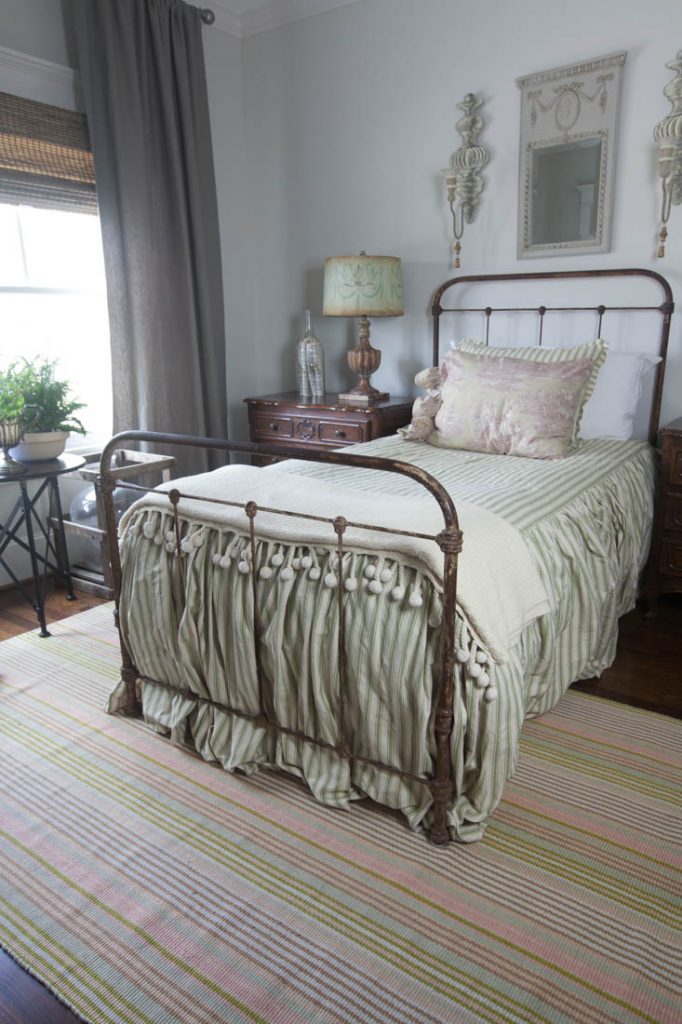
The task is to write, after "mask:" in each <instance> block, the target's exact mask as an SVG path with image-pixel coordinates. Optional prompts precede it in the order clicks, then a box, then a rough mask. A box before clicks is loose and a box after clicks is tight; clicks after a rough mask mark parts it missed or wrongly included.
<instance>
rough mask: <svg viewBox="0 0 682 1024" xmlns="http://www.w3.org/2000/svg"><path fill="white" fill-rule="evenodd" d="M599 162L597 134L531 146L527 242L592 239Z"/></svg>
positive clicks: (548, 242) (542, 242) (548, 243)
mask: <svg viewBox="0 0 682 1024" xmlns="http://www.w3.org/2000/svg"><path fill="white" fill-rule="evenodd" d="M601 164H602V140H601V139H600V138H599V137H594V138H587V139H582V140H580V141H579V142H568V143H561V144H559V145H558V146H556V145H555V146H551V145H550V146H537V147H535V148H534V149H533V164H532V179H533V191H532V197H531V211H530V241H531V245H551V244H556V243H557V242H572V241H576V240H577V241H594V239H596V237H597V205H598V204H597V198H598V196H599V179H600V173H601Z"/></svg>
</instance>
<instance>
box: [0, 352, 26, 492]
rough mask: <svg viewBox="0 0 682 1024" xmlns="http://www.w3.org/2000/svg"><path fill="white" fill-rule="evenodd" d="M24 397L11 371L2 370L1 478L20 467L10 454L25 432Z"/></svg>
mask: <svg viewBox="0 0 682 1024" xmlns="http://www.w3.org/2000/svg"><path fill="white" fill-rule="evenodd" d="M23 411H24V396H23V393H22V391H21V388H20V387H19V384H18V382H17V380H16V377H15V376H14V375H13V373H12V372H11V370H6V371H4V372H3V371H2V370H0V448H1V449H2V452H0V476H7V475H10V474H11V475H13V474H15V473H16V472H17V470H18V468H19V467H18V466H17V464H16V463H15V462H14V459H12V458H11V456H10V454H9V450H10V448H12V447H13V446H14V445H16V444H17V442H18V441H19V440H20V438H21V435H22V432H23V423H22V418H21V417H22V413H23Z"/></svg>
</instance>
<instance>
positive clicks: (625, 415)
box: [580, 351, 661, 441]
mask: <svg viewBox="0 0 682 1024" xmlns="http://www.w3.org/2000/svg"><path fill="white" fill-rule="evenodd" d="M660 361H661V357H660V356H654V355H648V354H646V353H643V352H613V351H609V353H608V355H607V357H606V362H605V363H604V365H603V366H602V368H601V370H600V371H599V376H598V377H597V383H596V386H595V389H594V391H593V393H592V396H591V397H590V400H589V401H588V402H587V404H586V406H585V409H584V411H583V417H582V422H581V424H580V436H581V437H582V438H583V439H584V440H586V441H588V440H590V439H591V438H596V437H613V438H616V439H617V440H619V441H629V440H630V438H631V437H632V434H633V430H634V421H635V415H636V413H637V406H638V405H639V399H640V397H641V394H642V380H643V379H644V377H646V375H647V373H649V372H650V371H651V370H652V369H653V367H654V366H656V364H657V363H660Z"/></svg>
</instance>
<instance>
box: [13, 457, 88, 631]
mask: <svg viewBox="0 0 682 1024" xmlns="http://www.w3.org/2000/svg"><path fill="white" fill-rule="evenodd" d="M83 465H85V459H84V458H82V456H80V455H70V454H69V453H68V452H67V453H66V454H64V455H62V456H61V457H60V458H59V459H50V460H49V461H48V462H25V463H24V466H25V468H26V472H25V473H22V474H21V476H6V477H2V476H0V486H2V485H5V484H14V485H15V486H17V485H18V487H19V490H20V494H19V497H18V498H17V500H16V502H15V503H14V507H13V508H12V511H11V512H10V514H9V516H8V518H7V522H5V523H0V566H2V568H3V569H4V570H5V572H7V573H8V575H9V576H10V577H11V579H12V580H13V582H14V583H15V584H16V586H17V588H18V589H19V591H20V592H21V594H22V595H23V596H24V597H25V598H26V600H27V601H28V603H29V604H30V605H31V606H32V607H33V608H34V609H35V612H36V615H37V616H38V624H39V626H40V635H41V636H50V633H49V632H48V630H47V626H46V624H45V587H46V583H47V574H48V572H53V573H54V574H55V575H56V576H58V577H59V578H60V579H62V580H63V581H64V583H65V584H66V592H67V597H68V600H69V601H74V600H75V599H76V595H75V594H74V592H73V586H72V583H71V570H70V567H69V560H68V556H67V555H66V541H65V538H64V516H63V514H62V502H61V498H60V495H59V477H60V476H61V475H62V474H63V473H73V471H74V470H76V469H80V468H81V466H83ZM36 480H40V481H42V482H41V483H40V484H39V486H38V488H37V489H36V491H35V493H34V494H30V493H29V489H28V487H27V484H28V483H30V482H32V481H36ZM45 492H47V494H48V501H49V508H48V513H47V516H45V518H44V519H43V518H41V516H40V513H39V509H38V504H39V502H40V499H41V498H42V496H43V494H45ZM50 521H53V522H54V523H55V533H56V540H57V543H58V544H60V545H61V548H62V551H63V553H64V554H63V556H62V554H61V553H59V554H58V552H57V549H56V547H55V543H54V540H53V538H52V536H51V533H50V525H49V524H50ZM24 526H25V528H26V539H24V537H22V536H20V535H19V534H20V531H21V529H22V527H24ZM41 536H42V538H43V540H44V542H45V546H44V548H43V550H42V553H41V551H39V550H38V544H37V543H36V541H37V540H38V541H39V539H40V537H41ZM10 544H15V545H17V546H18V547H20V548H23V550H24V551H27V552H28V554H29V556H30V559H31V574H32V576H33V594H31V593H30V590H29V589H28V587H27V586H26V584H25V583H24V582H22V580H20V579H19V578H18V576H16V574H15V573H14V572H13V571H12V569H11V568H10V567H9V565H8V564H7V561H6V560H5V558H4V557H3V556H4V554H5V551H6V550H7V548H8V547H9V546H10Z"/></svg>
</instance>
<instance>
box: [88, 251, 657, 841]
mask: <svg viewBox="0 0 682 1024" xmlns="http://www.w3.org/2000/svg"><path fill="white" fill-rule="evenodd" d="M618 277H620V278H626V277H641V278H649V279H651V280H653V281H654V282H656V283H657V284H658V285H659V286H660V288H661V289H662V290H663V293H664V301H663V302H662V303H661V304H660V305H659V306H647V305H638V306H622V305H618V306H606V305H598V306H579V305H574V306H544V305H540V306H507V307H500V306H498V307H492V306H484V307H474V308H468V307H454V308H445V307H443V306H442V305H441V300H442V298H443V295H444V294H445V292H447V291H448V289H450V288H452V287H453V286H455V285H460V284H474V283H476V284H478V283H486V282H490V283H495V282H503V281H509V282H517V281H535V280H538V281H540V280H551V279H555V280H556V279H595V278H618ZM673 309H674V304H673V296H672V291H671V288H670V285H669V284H668V282H667V281H666V280H665V278H664V277H662V276H661V275H660V274H657V273H656V272H655V271H651V270H639V269H625V270H606V269H605V270H592V271H589V270H578V271H548V272H539V273H525V274H524V273H522V274H486V275H475V276H471V275H469V276H463V277H454V278H451V279H450V280H448V281H446V282H445V283H444V284H443V285H441V286H440V287H439V288H438V290H437V291H436V293H435V295H434V298H433V304H432V313H433V365H437V364H438V358H439V330H440V317H441V315H442V314H443V313H448V312H453V313H457V312H480V313H483V314H485V317H486V320H485V324H486V330H485V338H486V341H488V337H489V329H490V317H491V315H492V313H494V312H500V313H518V312H535V313H537V314H538V316H539V338H538V343H539V344H542V332H543V326H544V317H545V314H546V313H548V312H563V313H570V312H585V311H588V312H589V311H592V312H594V313H595V314H596V315H597V317H598V321H597V335H599V334H600V333H601V327H602V321H603V318H604V315H605V314H606V313H607V312H609V311H619V312H623V311H627V312H630V311H633V312H634V311H653V312H659V313H660V314H661V316H662V327H661V335H660V342H659V355H660V356H661V362H660V363H659V365H658V367H657V370H656V381H655V385H654V394H653V402H652V409H651V416H650V420H649V440H650V442H651V443H652V444H654V443H655V441H656V435H657V431H658V424H659V418H660V410H661V398H662V393H663V381H664V377H665V362H666V355H667V349H668V338H669V334H670V318H671V316H672V313H673ZM126 441H137V442H152V443H155V442H158V443H161V444H173V445H185V446H190V447H200V448H209V449H214V450H217V451H223V452H228V453H232V452H235V453H240V454H245V455H254V456H261V457H262V456H272V455H274V456H277V457H279V458H286V459H296V460H301V461H307V462H324V463H331V464H333V465H340V466H356V467H359V468H366V469H375V470H384V471H386V472H389V473H400V474H402V475H404V476H408V477H411V478H412V479H413V480H415V481H416V482H417V483H419V484H421V485H422V486H423V487H424V488H425V489H426V490H427V491H429V493H430V494H431V495H432V496H433V497H434V498H435V500H436V501H437V502H438V504H439V506H440V509H441V512H442V514H443V519H444V529H443V530H442V531H441V532H440V533H439V534H437V535H436V536H434V537H430V536H429V537H426V539H432V540H433V541H434V542H436V543H437V544H438V545H439V547H440V549H441V551H442V553H443V561H444V572H443V616H442V631H441V638H440V652H439V665H438V672H437V673H436V674H435V683H434V707H435V713H434V717H433V723H434V740H435V749H436V756H435V762H434V771H433V775H432V776H430V777H421V776H416V775H412V774H410V773H409V772H404V771H402V770H400V769H398V768H396V766H395V765H388V764H384V763H382V762H380V761H375V760H370V759H368V758H363V757H361V756H360V755H358V754H357V753H356V752H354V751H353V749H352V738H351V737H350V735H349V732H350V730H349V723H348V683H347V673H346V649H345V606H344V600H343V595H344V588H343V578H342V575H340V578H339V581H338V614H339V637H338V667H339V719H340V722H339V740H338V742H337V743H336V744H335V745H332V744H329V743H328V742H325V741H322V740H320V739H317V738H315V737H313V736H308V735H307V734H304V733H302V732H298V731H296V730H293V729H289V728H287V727H286V726H282V725H280V724H279V723H277V722H275V721H273V720H272V716H271V714H269V712H268V708H267V680H266V679H265V676H264V674H263V669H262V665H261V662H260V652H259V635H260V631H261V622H260V613H259V608H258V588H257V585H256V577H255V573H254V572H252V574H251V575H252V593H253V601H254V653H255V658H256V668H257V675H258V690H259V704H260V707H259V712H258V714H254V713H253V712H247V711H245V710H244V709H240V708H236V707H231V706H228V705H225V704H221V703H219V702H217V701H213V700H211V699H209V698H206V697H202V696H199V695H198V694H196V693H194V692H193V691H192V690H190V689H189V688H179V687H175V686H172V685H171V684H169V683H167V682H164V681H163V680H155V679H149V677H145V676H142V675H141V674H140V673H139V672H138V670H137V669H136V667H135V665H134V664H133V660H132V657H131V655H130V652H129V651H128V650H127V648H126V645H125V641H124V639H123V636H122V635H121V632H120V628H119V638H120V644H121V657H122V669H121V673H122V679H123V681H124V684H125V687H126V697H127V701H126V706H125V708H124V710H125V711H126V713H128V714H131V715H132V714H139V712H140V707H139V700H138V696H137V688H136V682H137V680H138V679H140V680H142V681H145V680H146V679H149V681H150V682H153V683H155V684H157V685H160V686H164V687H166V688H167V689H170V690H172V691H173V692H176V693H179V694H181V695H183V696H185V697H188V698H189V699H191V700H193V701H195V702H196V703H202V704H208V705H211V706H213V707H216V708H220V709H221V710H223V711H225V712H227V713H230V714H233V715H235V716H238V717H242V718H247V719H250V720H252V721H255V722H256V723H258V724H260V725H262V726H264V727H266V728H271V729H275V730H277V731H278V732H280V733H282V734H286V735H290V736H293V737H297V738H300V739H303V740H306V741H308V742H311V743H314V744H315V745H317V746H319V747H322V748H325V749H328V750H331V751H333V752H335V753H336V754H337V756H339V757H341V758H344V759H348V760H351V761H352V760H353V759H355V760H361V761H363V762H365V763H369V764H372V765H374V766H376V767H379V768H382V769H384V770H386V771H388V772H391V773H394V774H397V775H399V776H401V777H403V778H408V779H410V780H412V781H416V782H419V783H421V784H423V785H426V786H428V787H429V789H430V790H431V793H432V795H433V805H434V814H433V824H432V827H431V831H430V838H431V840H432V841H433V842H435V843H438V844H443V843H447V842H448V841H449V840H450V838H451V837H450V833H449V829H448V819H447V815H448V805H449V803H450V800H451V797H452V795H453V790H454V778H453V770H452V763H451V756H450V737H451V734H452V729H453V723H454V696H455V688H454V651H455V644H454V637H455V616H456V602H457V561H458V555H459V552H460V551H461V550H462V534H461V531H460V529H459V523H458V519H457V513H456V510H455V506H454V503H453V501H452V498H451V497H450V495H449V494H448V492H447V491H446V490H445V489H444V488H443V486H442V485H441V484H440V483H439V482H438V481H437V480H436V479H435V478H434V477H433V476H431V475H430V474H429V473H427V472H426V471H425V470H422V469H420V468H419V467H417V466H413V465H410V464H408V463H404V462H398V461H395V460H393V459H381V458H376V457H372V456H366V455H354V454H352V453H350V452H346V451H344V452H338V451H329V452H327V451H317V450H310V451H306V452H304V453H302V452H301V451H300V449H298V448H286V447H284V446H280V445H277V446H276V447H275V446H272V445H267V444H247V443H244V442H238V441H225V440H223V439H221V438H210V437H190V436H187V435H176V434H160V433H150V432H146V431H127V432H125V433H121V434H117V435H116V437H114V438H112V440H111V441H109V443H108V444H107V446H106V448H105V449H104V452H103V453H102V459H101V464H100V476H99V478H98V481H97V485H96V486H97V488H98V491H99V493H100V494H101V497H102V503H103V508H104V513H105V521H106V531H107V546H108V550H109V556H110V560H111V568H112V578H113V589H114V598H115V603H116V612H115V620H116V625H117V626H119V615H118V609H119V600H120V593H121V561H120V552H119V547H118V531H117V524H116V518H115V514H114V504H113V490H114V487H115V486H116V469H115V467H113V468H112V465H111V462H112V458H113V455H114V452H115V451H116V450H117V448H119V447H120V446H121V445H122V443H123V442H126ZM126 486H130V484H127V485H126ZM139 489H140V490H142V488H139ZM168 497H169V503H170V508H171V509H172V512H173V514H174V520H175V540H176V547H177V550H178V553H179V551H180V544H181V539H182V538H181V529H180V522H179V512H178V505H179V502H180V501H181V500H182V498H183V495H182V494H181V492H180V491H178V490H177V489H175V490H172V491H170V492H168ZM192 498H194V499H196V495H192ZM205 500H208V499H205ZM213 500H214V499H213ZM220 504H226V505H232V506H234V505H239V506H240V507H242V508H244V511H245V514H246V516H247V519H248V533H249V538H250V544H251V552H252V557H251V565H252V566H254V565H255V558H254V557H253V556H254V553H255V543H256V539H255V538H256V534H255V521H256V518H257V515H258V512H259V511H267V512H277V513H278V514H285V515H286V514H288V515H291V516H293V517H295V518H309V519H318V518H319V517H315V516H301V515H300V514H299V513H286V512H285V511H284V510H279V509H259V508H258V506H257V505H256V504H255V502H248V503H246V504H245V505H241V503H236V502H229V501H225V502H220ZM324 521H325V522H329V524H330V526H331V527H332V529H333V530H334V533H335V535H336V543H337V548H338V553H339V556H340V557H339V566H341V565H342V557H341V556H342V555H343V550H344V547H343V545H344V535H345V532H346V530H347V528H348V527H349V526H360V527H362V528H365V529H374V530H382V528H380V527H375V526H369V525H367V524H356V523H349V522H347V521H346V520H345V519H343V518H342V517H337V518H336V519H333V520H324ZM382 532H386V531H385V530H382ZM388 532H392V533H398V532H400V531H397V530H396V531H388ZM411 535H412V536H416V537H425V536H426V535H424V534H418V533H413V534H411ZM177 563H178V566H179V569H178V571H179V572H181V573H182V558H181V557H178V558H177ZM340 572H341V570H340Z"/></svg>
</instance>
